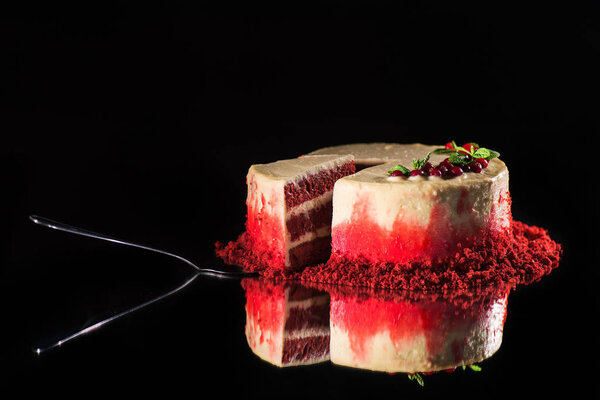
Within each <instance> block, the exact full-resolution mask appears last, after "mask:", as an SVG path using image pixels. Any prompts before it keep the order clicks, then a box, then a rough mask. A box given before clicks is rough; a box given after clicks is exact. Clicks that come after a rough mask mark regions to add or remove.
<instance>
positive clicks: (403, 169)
mask: <svg viewBox="0 0 600 400" xmlns="http://www.w3.org/2000/svg"><path fill="white" fill-rule="evenodd" d="M394 171H400V172H401V173H402V175H408V174H409V173H410V169H408V168H406V167H405V166H403V165H400V164H398V165H396V166H395V167H393V168H392V169H390V170H389V171H388V175H392V172H394Z"/></svg>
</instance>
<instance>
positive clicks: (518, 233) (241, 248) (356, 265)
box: [216, 221, 562, 290]
mask: <svg viewBox="0 0 600 400" xmlns="http://www.w3.org/2000/svg"><path fill="white" fill-rule="evenodd" d="M251 248H252V247H251V245H250V243H249V242H248V239H247V237H246V236H245V235H244V234H242V235H240V238H239V239H238V240H237V241H235V242H230V243H228V244H227V245H223V244H221V243H217V245H216V253H217V256H219V257H220V258H222V259H223V260H224V261H225V262H226V263H228V264H233V265H239V266H241V267H243V268H244V270H246V271H252V272H259V273H260V274H261V275H263V276H266V277H271V278H282V279H293V280H300V281H304V282H307V283H308V282H311V283H329V284H338V285H352V286H366V287H373V288H375V287H383V288H389V289H411V290H425V289H432V288H467V287H471V286H479V285H491V284H494V283H499V282H507V283H510V284H512V285H515V286H516V285H523V284H525V285H526V284H530V283H533V282H535V281H537V280H538V279H540V278H542V277H543V276H545V275H547V274H549V273H550V272H551V271H552V270H553V269H554V268H556V267H558V262H559V259H560V255H561V253H562V249H561V246H560V244H558V243H556V242H555V241H553V240H552V239H551V238H550V236H549V235H548V232H547V231H546V230H545V229H542V228H539V227H536V226H529V225H526V224H524V223H522V222H518V221H513V225H512V232H510V233H509V232H506V233H498V234H496V235H494V236H492V237H489V238H486V239H485V240H484V241H482V242H481V243H479V244H478V245H476V246H474V247H470V248H459V249H458V251H457V252H456V253H455V254H454V255H453V256H452V257H449V258H448V259H445V260H443V262H439V263H431V264H423V263H403V264H393V263H383V262H382V263H377V264H373V263H366V262H361V261H360V260H356V261H353V262H348V261H346V260H344V259H342V258H341V257H338V256H337V255H336V254H335V253H334V254H332V256H331V258H330V259H329V261H327V262H325V263H322V264H317V265H314V266H309V267H306V268H305V269H303V270H300V271H284V270H281V269H272V268H269V267H268V266H266V265H265V263H264V262H262V261H261V260H262V258H261V255H260V254H254V253H253V252H252V251H251Z"/></svg>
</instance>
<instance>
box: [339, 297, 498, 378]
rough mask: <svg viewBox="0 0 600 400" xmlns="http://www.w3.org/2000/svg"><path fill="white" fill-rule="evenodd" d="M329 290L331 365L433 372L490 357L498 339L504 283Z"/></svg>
mask: <svg viewBox="0 0 600 400" xmlns="http://www.w3.org/2000/svg"><path fill="white" fill-rule="evenodd" d="M336 292H337V293H334V292H331V314H330V325H331V331H330V335H331V340H330V352H331V354H330V357H331V362H332V363H334V364H340V365H345V366H349V367H354V368H362V369H369V370H374V371H386V372H406V373H416V372H434V371H442V370H448V369H452V368H454V367H457V366H461V365H470V364H474V363H477V362H480V361H482V360H484V359H486V358H489V357H490V356H491V355H492V354H494V353H495V352H496V351H497V350H498V349H499V348H500V345H501V343H502V333H503V328H504V321H505V318H506V306H507V300H508V293H509V289H508V287H503V286H499V287H494V288H493V290H492V288H488V289H486V292H483V291H482V292H481V293H479V294H478V293H477V292H475V291H474V292H471V293H468V295H463V296H457V297H456V298H453V297H452V296H447V295H441V294H439V293H436V294H430V295H426V294H425V293H422V292H406V291H404V292H403V291H378V292H377V293H375V294H373V293H368V291H367V290H358V289H356V288H355V289H353V290H346V291H345V292H344V291H342V290H337V291H336Z"/></svg>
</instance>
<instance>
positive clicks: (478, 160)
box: [475, 158, 489, 168]
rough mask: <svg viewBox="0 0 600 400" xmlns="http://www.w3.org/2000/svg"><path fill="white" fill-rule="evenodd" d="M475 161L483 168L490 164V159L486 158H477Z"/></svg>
mask: <svg viewBox="0 0 600 400" xmlns="http://www.w3.org/2000/svg"><path fill="white" fill-rule="evenodd" d="M475 161H477V162H478V163H479V164H481V168H487V166H488V164H489V162H488V160H486V159H485V158H476V159H475Z"/></svg>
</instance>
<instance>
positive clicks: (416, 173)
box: [409, 169, 425, 176]
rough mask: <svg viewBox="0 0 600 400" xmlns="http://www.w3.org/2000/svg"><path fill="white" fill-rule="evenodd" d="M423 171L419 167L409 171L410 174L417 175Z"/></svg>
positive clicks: (422, 173)
mask: <svg viewBox="0 0 600 400" xmlns="http://www.w3.org/2000/svg"><path fill="white" fill-rule="evenodd" d="M424 174H425V173H424V172H423V171H421V170H420V169H413V170H412V171H410V174H409V175H410V176H419V175H424Z"/></svg>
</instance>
